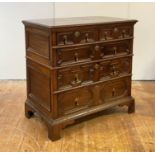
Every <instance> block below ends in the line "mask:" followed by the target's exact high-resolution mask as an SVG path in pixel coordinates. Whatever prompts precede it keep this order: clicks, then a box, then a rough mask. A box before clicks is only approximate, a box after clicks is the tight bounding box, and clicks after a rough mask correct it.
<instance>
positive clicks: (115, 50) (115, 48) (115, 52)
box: [113, 47, 117, 55]
mask: <svg viewBox="0 0 155 155" xmlns="http://www.w3.org/2000/svg"><path fill="white" fill-rule="evenodd" d="M113 49H114V55H116V54H117V47H114V48H113Z"/></svg>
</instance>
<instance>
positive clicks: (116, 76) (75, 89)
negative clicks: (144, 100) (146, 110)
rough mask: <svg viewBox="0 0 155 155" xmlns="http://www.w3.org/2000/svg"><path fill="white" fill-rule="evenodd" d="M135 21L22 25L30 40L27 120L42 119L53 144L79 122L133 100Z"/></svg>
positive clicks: (78, 20)
mask: <svg viewBox="0 0 155 155" xmlns="http://www.w3.org/2000/svg"><path fill="white" fill-rule="evenodd" d="M136 22H137V21H136V20H125V19H118V18H111V17H83V18H68V19H43V20H32V21H23V23H24V25H25V34H26V68H27V100H26V102H25V115H26V117H27V118H30V117H31V116H32V115H33V113H34V112H36V113H38V114H39V115H40V116H41V117H42V118H43V119H44V120H45V122H46V123H47V126H48V135H49V138H50V139H52V140H57V139H59V138H60V132H61V130H62V128H63V127H64V126H65V125H67V124H69V123H71V122H73V121H74V120H76V119H78V118H80V117H85V116H87V115H90V114H93V113H97V112H99V111H102V110H104V109H106V108H110V107H112V106H116V105H127V106H128V112H129V113H132V112H134V109H135V104H134V99H133V98H132V97H131V76H132V56H133V30H134V24H135V23H136Z"/></svg>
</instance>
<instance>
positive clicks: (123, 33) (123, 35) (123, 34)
mask: <svg viewBox="0 0 155 155" xmlns="http://www.w3.org/2000/svg"><path fill="white" fill-rule="evenodd" d="M125 33H126V31H125V30H123V31H122V37H123V38H125Z"/></svg>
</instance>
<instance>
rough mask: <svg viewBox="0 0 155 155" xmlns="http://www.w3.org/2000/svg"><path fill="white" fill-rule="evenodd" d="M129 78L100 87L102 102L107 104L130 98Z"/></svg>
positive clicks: (106, 83)
mask: <svg viewBox="0 0 155 155" xmlns="http://www.w3.org/2000/svg"><path fill="white" fill-rule="evenodd" d="M130 80H131V78H129V77H125V78H120V79H118V80H113V81H109V82H105V83H104V84H103V85H101V86H100V87H101V88H100V98H101V100H102V102H104V103H105V102H109V101H112V100H116V99H119V98H123V97H126V96H130V84H131V82H130Z"/></svg>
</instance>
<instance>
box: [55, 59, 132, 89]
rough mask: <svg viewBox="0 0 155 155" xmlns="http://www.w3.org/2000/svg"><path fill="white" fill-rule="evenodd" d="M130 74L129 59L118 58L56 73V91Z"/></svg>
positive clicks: (64, 69) (60, 70)
mask: <svg viewBox="0 0 155 155" xmlns="http://www.w3.org/2000/svg"><path fill="white" fill-rule="evenodd" d="M130 73H131V58H119V59H115V60H111V61H102V62H99V63H91V64H87V65H79V66H74V67H69V68H63V69H59V70H58V71H57V86H58V90H61V89H66V88H72V87H76V86H80V85H84V84H86V83H92V82H97V81H104V80H106V79H111V78H115V77H119V76H123V75H127V74H130Z"/></svg>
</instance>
